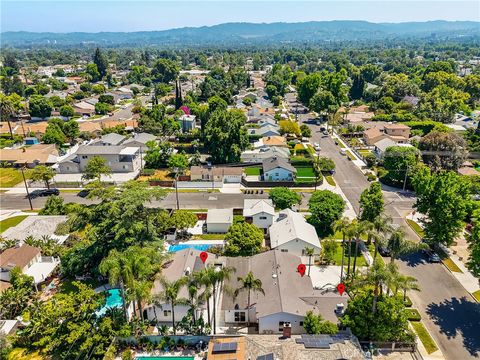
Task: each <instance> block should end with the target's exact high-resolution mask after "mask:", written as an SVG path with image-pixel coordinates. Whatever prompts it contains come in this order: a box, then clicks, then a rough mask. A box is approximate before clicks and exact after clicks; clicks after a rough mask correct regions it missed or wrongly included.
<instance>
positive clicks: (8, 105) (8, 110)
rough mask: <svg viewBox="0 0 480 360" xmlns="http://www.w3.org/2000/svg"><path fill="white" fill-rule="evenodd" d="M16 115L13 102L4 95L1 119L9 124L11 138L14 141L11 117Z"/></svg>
mask: <svg viewBox="0 0 480 360" xmlns="http://www.w3.org/2000/svg"><path fill="white" fill-rule="evenodd" d="M13 114H15V108H14V107H13V104H12V102H11V101H10V100H9V99H8V98H7V97H6V96H4V95H2V96H0V117H1V119H2V120H6V121H7V123H8V130H9V131H10V137H11V138H12V139H13V131H12V124H11V123H10V116H12V115H13Z"/></svg>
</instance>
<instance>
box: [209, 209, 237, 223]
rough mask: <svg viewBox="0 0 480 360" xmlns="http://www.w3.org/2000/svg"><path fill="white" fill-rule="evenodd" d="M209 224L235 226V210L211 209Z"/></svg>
mask: <svg viewBox="0 0 480 360" xmlns="http://www.w3.org/2000/svg"><path fill="white" fill-rule="evenodd" d="M207 224H233V209H209V210H208V213H207Z"/></svg>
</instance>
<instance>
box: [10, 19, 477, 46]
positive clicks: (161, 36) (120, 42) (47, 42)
mask: <svg viewBox="0 0 480 360" xmlns="http://www.w3.org/2000/svg"><path fill="white" fill-rule="evenodd" d="M460 37H476V38H478V37H480V22H473V21H454V22H450V21H429V22H410V23H398V24H393V23H370V22H366V21H312V22H303V23H271V24H253V23H226V24H220V25H215V26H203V27H197V28H191V27H190V28H189V27H186V28H180V29H171V30H164V31H140V32H127V33H122V32H100V33H80V32H78V33H31V32H4V33H2V45H3V46H12V47H30V46H33V47H37V46H78V45H88V44H96V45H102V46H128V45H135V46H139V45H148V46H155V45H157V46H158V45H159V46H162V45H163V46H182V45H255V44H266V43H269V44H288V43H291V42H304V43H321V42H325V41H365V40H383V39H385V40H387V39H408V38H434V39H439V38H440V39H448V38H450V39H454V38H460Z"/></svg>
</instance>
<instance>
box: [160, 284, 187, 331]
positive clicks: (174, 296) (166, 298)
mask: <svg viewBox="0 0 480 360" xmlns="http://www.w3.org/2000/svg"><path fill="white" fill-rule="evenodd" d="M159 281H160V285H161V286H162V288H163V290H162V291H161V292H160V293H159V294H157V295H155V296H154V303H155V304H156V305H159V306H161V304H165V302H168V303H169V304H170V306H171V307H172V328H173V335H177V326H176V324H175V306H177V305H184V304H186V303H187V299H184V298H179V297H178V293H179V292H180V290H181V289H182V287H184V286H185V285H186V284H187V281H188V279H187V277H186V276H183V277H181V278H180V279H177V280H175V281H168V280H167V279H165V278H163V277H161V278H160V279H159Z"/></svg>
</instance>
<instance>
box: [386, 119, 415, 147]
mask: <svg viewBox="0 0 480 360" xmlns="http://www.w3.org/2000/svg"><path fill="white" fill-rule="evenodd" d="M383 129H384V131H385V134H387V135H388V136H389V137H390V138H391V139H392V140H395V139H398V140H399V141H396V142H401V141H402V140H403V142H406V141H407V140H408V138H409V137H410V127H408V126H407V125H405V124H400V123H397V124H386V125H385V126H384V127H383Z"/></svg>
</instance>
